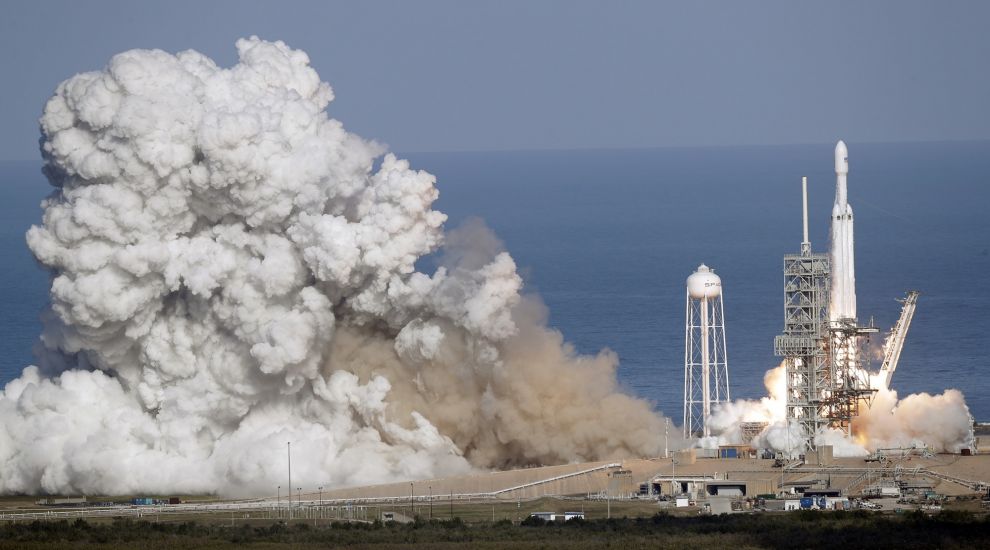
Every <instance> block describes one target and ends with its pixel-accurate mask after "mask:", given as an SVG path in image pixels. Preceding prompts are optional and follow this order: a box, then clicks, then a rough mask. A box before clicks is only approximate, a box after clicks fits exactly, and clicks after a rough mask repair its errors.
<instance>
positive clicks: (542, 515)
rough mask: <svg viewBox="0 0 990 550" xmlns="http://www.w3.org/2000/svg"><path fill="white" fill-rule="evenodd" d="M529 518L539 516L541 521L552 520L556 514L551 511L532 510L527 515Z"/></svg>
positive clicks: (555, 517)
mask: <svg viewBox="0 0 990 550" xmlns="http://www.w3.org/2000/svg"><path fill="white" fill-rule="evenodd" d="M529 517H531V518H540V519H542V520H543V521H554V520H555V519H557V514H555V513H553V512H533V513H532V514H530V515H529Z"/></svg>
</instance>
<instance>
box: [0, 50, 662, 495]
mask: <svg viewBox="0 0 990 550" xmlns="http://www.w3.org/2000/svg"><path fill="white" fill-rule="evenodd" d="M237 49H238V52H239V56H240V61H239V63H238V64H237V65H235V66H234V67H232V68H229V69H223V68H220V67H217V65H216V64H214V62H213V61H211V60H210V59H208V58H206V57H204V56H203V55H201V54H199V53H197V52H194V51H186V52H182V53H179V54H178V55H171V54H168V53H165V52H162V51H157V50H156V51H146V50H134V51H129V52H125V53H122V54H119V55H117V56H114V57H113V59H111V61H110V63H109V65H108V66H107V67H106V69H104V70H102V71H97V72H90V73H85V74H80V75H76V76H74V77H72V78H70V79H69V80H67V81H65V82H63V83H62V84H60V85H59V86H58V89H57V90H56V92H55V95H54V96H53V97H52V98H51V99H50V100H49V101H48V103H47V105H46V106H45V109H44V115H43V116H42V118H41V129H42V134H43V140H42V148H43V154H44V157H45V160H46V173H47V175H48V176H49V179H50V180H51V182H52V183H53V185H55V186H56V188H57V191H56V192H55V193H54V194H53V195H52V197H51V198H49V199H48V200H46V202H45V203H44V218H43V223H42V225H41V226H37V227H33V228H31V230H30V231H29V232H28V235H27V240H28V244H29V246H30V248H31V250H32V251H33V253H34V254H35V256H36V257H37V259H38V261H39V262H40V263H41V264H42V265H44V266H45V267H47V268H48V269H50V271H51V275H52V282H51V307H50V309H49V310H48V311H47V312H46V313H45V314H44V317H43V322H44V333H43V334H42V337H41V341H40V345H39V354H38V355H39V358H38V365H37V366H30V367H28V368H26V369H25V370H24V373H23V374H22V376H21V377H20V378H18V379H16V380H14V381H12V382H10V383H9V384H8V385H7V386H6V388H5V390H4V392H3V393H2V394H0V493H13V492H29V493H34V492H49V493H135V492H154V493H179V492H207V491H209V492H212V491H217V492H221V493H225V494H247V493H263V494H270V493H274V492H275V486H276V485H279V484H282V485H283V487H284V486H285V483H284V479H285V466H286V442H287V441H292V449H293V478H294V479H296V480H301V481H298V483H299V484H300V485H301V486H305V487H310V486H311V487H315V486H316V485H324V486H341V485H347V484H362V483H377V482H384V481H390V480H395V479H401V478H415V477H426V476H436V475H449V474H454V473H458V472H464V471H468V470H472V469H478V468H492V467H504V466H513V465H523V464H534V463H559V462H566V461H579V460H590V459H599V458H605V457H617V456H623V455H647V454H652V453H656V452H657V451H658V450H659V446H660V443H659V436H658V434H660V433H662V431H663V429H662V427H663V421H662V419H661V418H659V417H658V416H657V415H655V414H654V413H653V412H652V411H651V408H650V407H649V405H648V404H647V403H645V402H643V401H641V400H637V399H634V398H631V397H629V396H626V395H624V394H622V393H620V392H619V391H618V389H617V385H616V378H615V369H616V364H617V362H616V358H615V356H614V355H613V354H611V353H608V352H603V353H602V354H600V355H598V356H594V357H588V356H579V355H577V354H576V353H575V352H574V350H573V349H572V348H571V347H570V346H569V345H567V344H566V343H564V342H563V340H562V337H561V335H560V334H559V333H557V332H556V331H554V330H551V329H549V328H547V326H546V324H545V322H544V312H543V310H542V306H541V305H540V304H539V303H538V302H536V301H535V300H533V299H530V298H526V297H524V296H523V295H521V293H520V289H521V286H522V281H521V279H520V277H519V275H518V274H517V272H516V266H515V264H514V263H513V260H512V258H511V257H510V256H509V254H507V253H506V252H505V251H503V250H502V249H501V246H500V244H499V243H498V241H497V240H496V239H495V238H494V237H493V236H492V235H491V234H490V233H489V232H488V231H487V230H485V229H484V228H483V226H481V225H480V224H478V223H475V224H469V225H468V226H466V227H464V228H462V229H460V230H457V231H453V232H450V233H448V234H446V235H445V234H444V232H443V229H442V226H443V224H444V221H445V216H444V215H443V214H442V213H440V212H437V211H435V210H433V209H432V207H431V205H432V203H433V202H434V200H436V198H437V189H436V187H435V186H434V183H435V182H434V178H433V176H431V175H430V174H428V173H426V172H422V171H417V170H414V169H412V168H410V166H409V164H408V162H406V161H404V160H400V159H398V158H396V157H395V156H393V155H391V154H384V149H383V147H381V146H380V145H378V144H376V143H374V142H369V141H365V140H363V139H361V138H359V137H358V136H355V135H354V134H351V133H348V132H346V131H345V130H344V128H343V127H342V125H341V124H340V123H339V122H338V121H336V120H334V119H332V118H329V116H328V115H327V112H326V108H327V106H328V104H329V103H330V102H331V100H332V99H333V93H332V91H331V89H330V87H329V86H328V85H327V84H326V83H323V82H321V81H320V78H319V77H318V75H317V74H316V72H315V71H314V70H313V69H312V68H310V67H309V59H308V58H307V56H306V54H305V53H303V52H301V51H297V50H292V49H290V48H288V47H287V46H286V45H285V44H283V43H281V42H276V43H269V42H264V41H261V40H259V39H257V38H251V39H248V40H240V41H238V43H237ZM433 253H437V254H438V256H439V257H440V258H442V259H441V260H440V263H441V264H442V266H441V267H439V268H438V269H436V271H435V272H434V273H432V274H427V273H421V272H418V271H417V270H416V267H415V266H416V262H417V260H419V259H420V258H422V257H424V256H426V255H429V254H433Z"/></svg>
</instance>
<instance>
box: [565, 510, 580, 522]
mask: <svg viewBox="0 0 990 550" xmlns="http://www.w3.org/2000/svg"><path fill="white" fill-rule="evenodd" d="M572 519H584V512H564V521H568V520H572Z"/></svg>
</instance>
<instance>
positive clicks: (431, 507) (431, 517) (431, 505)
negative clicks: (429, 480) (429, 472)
mask: <svg viewBox="0 0 990 550" xmlns="http://www.w3.org/2000/svg"><path fill="white" fill-rule="evenodd" d="M429 487H430V521H433V486H432V485H430V486H429Z"/></svg>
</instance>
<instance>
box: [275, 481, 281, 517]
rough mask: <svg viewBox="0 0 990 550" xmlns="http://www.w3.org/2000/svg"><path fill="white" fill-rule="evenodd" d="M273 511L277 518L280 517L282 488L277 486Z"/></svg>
mask: <svg viewBox="0 0 990 550" xmlns="http://www.w3.org/2000/svg"><path fill="white" fill-rule="evenodd" d="M275 510H276V511H277V512H278V517H282V486H281V485H279V486H278V489H275Z"/></svg>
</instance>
